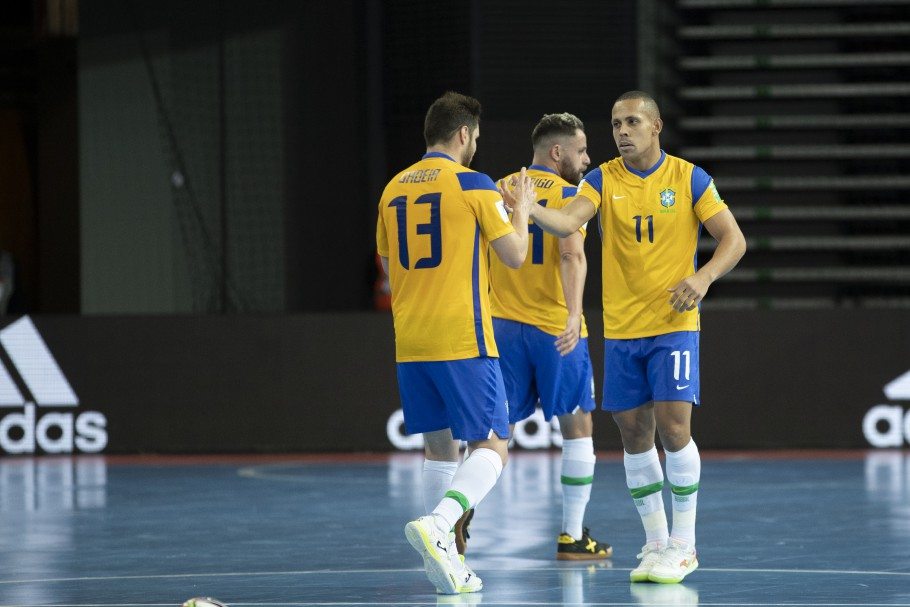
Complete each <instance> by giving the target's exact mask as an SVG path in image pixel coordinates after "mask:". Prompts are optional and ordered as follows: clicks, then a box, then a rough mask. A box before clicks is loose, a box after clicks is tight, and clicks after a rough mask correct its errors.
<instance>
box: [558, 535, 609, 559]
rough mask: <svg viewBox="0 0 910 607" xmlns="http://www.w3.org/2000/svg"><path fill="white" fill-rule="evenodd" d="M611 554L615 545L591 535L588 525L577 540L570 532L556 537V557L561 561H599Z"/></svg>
mask: <svg viewBox="0 0 910 607" xmlns="http://www.w3.org/2000/svg"><path fill="white" fill-rule="evenodd" d="M611 556H613V547H612V546H610V544H605V543H603V542H598V541H597V540H595V539H594V538H593V537H591V536H590V535H589V531H588V528H587V527H585V528H584V529H583V530H582V532H581V539H578V540H576V539H575V538H574V537H572V536H571V535H569V534H568V533H561V534H560V535H559V537H558V538H556V559H557V560H560V561H597V560H601V559H608V558H610V557H611Z"/></svg>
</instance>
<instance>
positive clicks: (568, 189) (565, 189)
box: [562, 185, 578, 198]
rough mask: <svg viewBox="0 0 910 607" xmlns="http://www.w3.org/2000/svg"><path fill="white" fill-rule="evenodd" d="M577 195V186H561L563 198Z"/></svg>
mask: <svg viewBox="0 0 910 607" xmlns="http://www.w3.org/2000/svg"><path fill="white" fill-rule="evenodd" d="M577 195H578V186H575V185H564V186H562V197H563V198H575V196H577Z"/></svg>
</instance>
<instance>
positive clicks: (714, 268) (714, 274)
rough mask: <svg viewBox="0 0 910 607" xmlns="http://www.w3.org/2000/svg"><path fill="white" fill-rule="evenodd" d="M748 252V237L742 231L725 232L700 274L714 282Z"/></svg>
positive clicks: (699, 271)
mask: <svg viewBox="0 0 910 607" xmlns="http://www.w3.org/2000/svg"><path fill="white" fill-rule="evenodd" d="M745 253H746V239H745V238H744V237H743V235H742V232H740V231H739V230H736V231H734V232H731V233H729V234H725V235H724V236H723V237H722V238H721V239H720V241H719V242H718V243H717V249H715V250H714V255H713V256H712V257H711V261H709V262H708V263H706V264H705V265H703V266H702V267H701V268H700V269H699V270H698V274H702V275H704V276H706V277H707V278H708V280H710V281H711V282H712V283H713V282H714V281H716V280H717V279H719V278H720V277H721V276H723V275H724V274H726V273H727V272H729V271H730V270H732V269H733V268H735V267H736V264H737V263H739V260H740V259H742V257H743V255H745Z"/></svg>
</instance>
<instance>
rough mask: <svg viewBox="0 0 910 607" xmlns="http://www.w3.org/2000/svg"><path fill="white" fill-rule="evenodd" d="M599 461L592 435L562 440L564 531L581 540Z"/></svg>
mask: <svg viewBox="0 0 910 607" xmlns="http://www.w3.org/2000/svg"><path fill="white" fill-rule="evenodd" d="M596 461H597V457H596V456H595V455H594V440H593V439H592V438H591V437H590V436H588V437H586V438H572V439H564V440H563V441H562V473H561V477H560V480H561V481H562V530H563V531H564V532H565V533H568V534H569V535H571V536H572V537H573V538H575V539H576V540H580V539H581V533H582V531H581V529H582V523H583V522H584V518H585V508H586V507H587V506H588V500H590V499H591V483H593V482H594V463H595V462H596Z"/></svg>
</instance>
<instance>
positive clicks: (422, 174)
mask: <svg viewBox="0 0 910 607" xmlns="http://www.w3.org/2000/svg"><path fill="white" fill-rule="evenodd" d="M440 170H442V169H422V170H419V171H408V172H407V173H405V174H404V175H402V176H401V178H400V179H399V180H398V183H425V182H427V181H436V178H437V177H438V176H439V171H440Z"/></svg>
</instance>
